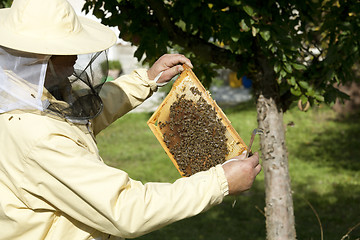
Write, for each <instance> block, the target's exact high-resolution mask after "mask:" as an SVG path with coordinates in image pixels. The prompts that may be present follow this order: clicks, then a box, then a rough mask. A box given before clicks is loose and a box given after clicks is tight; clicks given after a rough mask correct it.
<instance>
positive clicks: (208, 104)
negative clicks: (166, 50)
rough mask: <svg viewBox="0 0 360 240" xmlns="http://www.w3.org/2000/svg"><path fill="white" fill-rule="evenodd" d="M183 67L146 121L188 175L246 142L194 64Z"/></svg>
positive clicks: (222, 159)
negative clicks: (212, 94) (196, 72)
mask: <svg viewBox="0 0 360 240" xmlns="http://www.w3.org/2000/svg"><path fill="white" fill-rule="evenodd" d="M184 69H185V70H184V71H183V72H182V73H181V75H180V76H179V78H178V79H177V80H176V81H175V83H174V84H173V87H172V89H171V90H170V92H169V94H168V95H167V96H166V98H165V99H164V101H163V102H162V103H161V104H160V106H159V107H158V109H157V110H156V111H155V112H154V114H153V115H152V116H151V117H150V119H149V120H148V122H147V124H148V125H149V127H150V129H151V131H152V132H153V133H154V135H155V136H156V138H157V139H158V141H159V142H160V144H161V146H162V147H163V148H164V150H165V152H166V153H167V155H168V156H169V158H170V159H171V161H172V162H173V164H174V165H175V167H176V169H177V170H178V171H179V173H180V174H181V176H183V177H187V176H191V175H193V174H195V173H197V172H199V171H204V170H207V169H209V168H211V167H213V166H216V165H217V164H221V163H223V162H225V161H226V160H228V159H231V158H233V157H235V156H238V155H240V154H241V153H242V152H243V151H244V150H246V149H247V146H246V145H245V143H244V141H243V140H242V139H241V137H240V136H239V134H238V133H237V132H236V131H235V129H234V128H233V127H232V125H231V122H230V121H229V119H228V118H227V117H226V115H225V114H224V113H223V111H222V110H221V109H220V108H219V107H218V105H217V104H216V102H215V101H214V100H213V99H212V98H211V96H210V94H209V92H207V91H206V90H205V88H204V86H203V85H202V84H201V83H200V81H199V80H198V79H197V77H196V76H195V74H194V73H193V71H192V70H191V68H189V67H188V66H186V65H184Z"/></svg>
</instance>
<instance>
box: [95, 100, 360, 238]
mask: <svg viewBox="0 0 360 240" xmlns="http://www.w3.org/2000/svg"><path fill="white" fill-rule="evenodd" d="M224 112H225V114H226V115H227V116H228V118H229V119H230V120H231V121H232V124H233V126H234V128H235V129H236V130H237V131H238V133H239V134H240V136H241V137H242V138H243V139H244V141H245V142H246V143H248V142H249V140H250V134H251V132H252V130H253V129H254V128H256V126H257V121H256V109H255V106H254V105H253V104H252V103H245V104H241V105H239V106H237V107H236V108H231V109H225V110H224ZM149 118H150V114H147V113H132V114H128V115H126V116H124V117H123V118H121V119H119V120H118V121H117V122H115V123H114V124H113V125H112V126H110V127H109V128H107V129H106V130H105V131H103V132H101V133H100V134H99V135H98V137H97V140H98V145H99V149H100V154H101V155H102V157H103V159H104V160H105V162H107V163H108V164H109V165H111V166H114V167H117V168H121V169H123V170H125V171H127V172H128V173H129V175H130V177H132V178H134V179H137V180H141V181H142V182H149V181H166V182H173V181H174V180H175V179H177V178H178V177H179V174H178V172H177V170H176V169H175V167H174V166H173V165H172V163H171V161H170V159H169V158H168V157H167V155H166V154H165V152H164V151H163V149H162V148H161V146H160V144H159V143H158V142H157V140H156V138H155V137H154V135H153V134H152V132H151V131H150V129H149V128H148V126H147V125H146V121H147V120H148V119H149ZM284 124H285V125H286V141H287V148H288V152H289V165H290V175H291V180H292V189H293V198H294V208H295V221H296V231H297V237H298V239H300V240H302V239H306V240H312V239H321V235H320V234H321V232H320V230H321V229H320V227H319V223H318V219H317V216H318V218H319V219H320V220H321V223H322V231H323V234H324V239H326V240H332V239H334V240H340V239H342V237H343V236H344V235H345V234H346V233H347V232H348V231H349V229H350V228H351V227H353V226H355V225H356V224H357V223H359V222H360V171H359V170H360V137H359V136H360V121H359V116H356V115H355V116H351V117H348V118H345V119H338V118H337V117H336V115H335V114H334V113H333V112H332V111H331V109H329V108H328V107H318V108H315V109H312V110H310V111H308V112H306V113H304V112H300V111H299V110H297V109H296V108H292V109H291V110H290V111H288V112H287V113H286V114H285V116H284ZM253 150H254V151H259V139H258V138H256V140H255V142H254V144H253ZM264 198H265V196H264V176H263V172H262V173H261V174H260V175H259V176H258V177H257V180H256V182H255V183H254V186H253V188H252V189H251V190H250V191H248V192H246V193H244V194H242V195H241V196H238V197H236V198H235V197H228V198H226V199H225V201H224V202H223V203H222V204H220V205H219V206H217V207H215V208H213V209H211V210H210V211H208V212H206V213H203V214H201V215H199V216H196V217H193V218H190V219H185V220H182V221H180V222H177V223H175V224H172V225H170V226H167V227H165V228H163V229H161V230H158V231H155V232H153V233H150V234H147V235H145V236H143V237H140V238H137V239H138V240H151V239H167V240H178V239H187V240H192V239H194V240H199V239H207V240H222V239H224V240H236V239H249V240H257V239H259V240H260V239H265V238H266V232H265V218H264V215H263V209H264V206H265V204H264ZM235 199H236V204H235V206H234V207H233V206H232V204H233V202H234V200H235ZM314 210H315V211H316V212H314ZM346 239H347V240H349V239H352V240H356V239H360V227H357V228H355V229H354V230H353V231H352V232H351V233H350V234H349V236H348V237H347V238H346Z"/></svg>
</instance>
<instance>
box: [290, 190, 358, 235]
mask: <svg viewBox="0 0 360 240" xmlns="http://www.w3.org/2000/svg"><path fill="white" fill-rule="evenodd" d="M305 187H306V186H297V187H296V188H297V189H301V188H305ZM298 192H299V190H298ZM301 195H303V193H301V194H296V193H295V194H294V206H295V216H296V217H295V221H296V231H297V237H298V239H321V228H320V225H319V222H318V220H317V217H316V214H317V215H318V217H319V219H320V221H321V224H322V231H323V234H324V238H323V239H326V240H342V238H343V237H344V236H345V234H346V233H347V232H348V231H349V229H350V228H351V227H354V226H355V225H356V224H358V223H359V222H360V215H359V213H360V204H359V203H360V188H359V186H358V185H354V184H346V185H345V184H335V185H334V186H333V190H332V191H331V192H330V193H327V194H323V195H319V194H318V193H316V192H309V191H308V192H306V193H305V194H304V195H305V196H306V197H301ZM311 208H314V210H315V211H316V213H315V212H314V210H312V209H311ZM345 239H346V240H358V239H360V227H357V228H355V229H354V230H353V231H351V233H350V234H349V236H348V238H345Z"/></svg>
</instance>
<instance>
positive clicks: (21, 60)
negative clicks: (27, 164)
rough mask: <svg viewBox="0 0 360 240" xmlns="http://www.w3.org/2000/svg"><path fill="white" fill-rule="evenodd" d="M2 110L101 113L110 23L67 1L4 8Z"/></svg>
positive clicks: (74, 116) (18, 1) (21, 0)
mask: <svg viewBox="0 0 360 240" xmlns="http://www.w3.org/2000/svg"><path fill="white" fill-rule="evenodd" d="M0 36H1V38H0V113H3V112H8V111H11V110H15V109H38V110H41V111H51V112H53V113H56V114H60V115H62V116H64V117H66V118H68V119H70V120H83V119H84V120H86V119H90V118H93V117H95V116H96V115H97V114H98V113H99V112H100V111H101V109H102V103H101V99H100V98H99V96H98V93H99V91H100V89H101V86H102V84H103V83H104V81H105V80H106V73H107V56H106V50H107V49H108V48H109V47H110V46H112V45H113V44H114V43H115V42H116V36H115V34H114V33H113V32H112V31H111V30H110V29H109V28H107V27H106V26H104V25H102V24H100V23H97V22H94V21H92V20H90V19H87V18H84V17H80V16H77V15H76V14H75V12H74V10H73V9H72V7H71V6H70V4H69V3H68V2H67V1H66V0H51V1H49V0H14V1H13V4H12V6H11V8H5V9H0Z"/></svg>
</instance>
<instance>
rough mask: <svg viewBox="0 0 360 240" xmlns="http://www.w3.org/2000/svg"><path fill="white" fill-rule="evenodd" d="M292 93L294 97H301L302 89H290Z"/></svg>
mask: <svg viewBox="0 0 360 240" xmlns="http://www.w3.org/2000/svg"><path fill="white" fill-rule="evenodd" d="M290 92H291V94H292V95H294V96H297V97H299V96H300V95H301V91H300V89H295V88H290Z"/></svg>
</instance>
